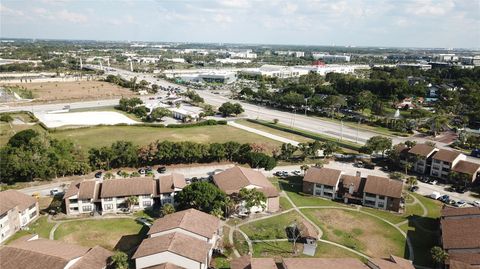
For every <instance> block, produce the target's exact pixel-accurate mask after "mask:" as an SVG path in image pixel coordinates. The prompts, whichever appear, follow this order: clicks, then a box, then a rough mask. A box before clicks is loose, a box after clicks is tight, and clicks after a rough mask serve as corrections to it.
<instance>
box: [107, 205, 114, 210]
mask: <svg viewBox="0 0 480 269" xmlns="http://www.w3.org/2000/svg"><path fill="white" fill-rule="evenodd" d="M112 209H113V205H112V204H107V205H105V210H112Z"/></svg>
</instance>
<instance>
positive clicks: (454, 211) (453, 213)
mask: <svg viewBox="0 0 480 269" xmlns="http://www.w3.org/2000/svg"><path fill="white" fill-rule="evenodd" d="M475 215H477V216H480V207H474V206H473V207H451V206H444V207H443V208H442V217H457V216H465V217H468V216H475Z"/></svg>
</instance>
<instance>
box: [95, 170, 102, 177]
mask: <svg viewBox="0 0 480 269" xmlns="http://www.w3.org/2000/svg"><path fill="white" fill-rule="evenodd" d="M102 174H103V173H102V171H100V172H96V173H95V178H101V177H102Z"/></svg>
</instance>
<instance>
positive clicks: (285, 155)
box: [280, 143, 297, 160]
mask: <svg viewBox="0 0 480 269" xmlns="http://www.w3.org/2000/svg"><path fill="white" fill-rule="evenodd" d="M295 151H297V147H296V146H294V145H292V144H290V143H283V144H282V147H281V148H280V158H282V159H283V160H289V159H291V158H292V157H293V153H295Z"/></svg>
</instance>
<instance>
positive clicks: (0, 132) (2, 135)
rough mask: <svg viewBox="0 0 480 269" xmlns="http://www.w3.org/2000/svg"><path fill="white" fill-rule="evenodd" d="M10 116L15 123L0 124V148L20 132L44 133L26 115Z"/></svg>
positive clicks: (16, 114)
mask: <svg viewBox="0 0 480 269" xmlns="http://www.w3.org/2000/svg"><path fill="white" fill-rule="evenodd" d="M10 116H12V118H13V119H14V121H13V122H11V123H6V122H0V146H3V145H5V144H7V142H8V140H9V139H10V137H12V136H13V135H15V134H16V133H18V132H20V131H23V130H26V129H35V130H37V131H43V129H42V128H41V127H40V126H39V125H37V124H34V123H33V122H32V120H33V119H32V118H30V116H29V115H28V114H26V113H10Z"/></svg>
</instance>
